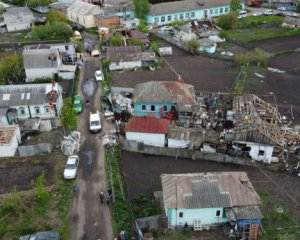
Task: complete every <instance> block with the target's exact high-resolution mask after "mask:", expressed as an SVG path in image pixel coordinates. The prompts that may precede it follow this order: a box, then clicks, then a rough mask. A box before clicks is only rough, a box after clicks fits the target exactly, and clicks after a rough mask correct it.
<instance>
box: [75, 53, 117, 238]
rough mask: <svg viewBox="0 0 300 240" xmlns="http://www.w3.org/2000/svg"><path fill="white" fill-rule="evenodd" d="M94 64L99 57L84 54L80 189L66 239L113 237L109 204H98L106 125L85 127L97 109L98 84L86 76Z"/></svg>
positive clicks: (103, 184)
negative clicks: (94, 128)
mask: <svg viewBox="0 0 300 240" xmlns="http://www.w3.org/2000/svg"><path fill="white" fill-rule="evenodd" d="M98 68H99V59H97V58H92V57H90V56H85V57H84V66H83V67H82V69H81V75H80V83H79V84H80V87H79V94H80V95H81V96H82V97H83V101H84V102H85V101H86V99H89V100H90V104H89V105H87V104H85V106H84V111H83V113H81V114H80V115H79V118H78V129H79V131H80V132H81V134H82V139H81V149H80V152H79V156H80V164H79V172H78V175H77V180H76V181H77V183H78V184H79V187H80V191H79V193H78V194H77V195H76V196H74V199H73V206H72V211H71V222H72V226H71V238H70V240H98V239H101V240H110V239H113V237H112V227H111V218H110V211H109V208H108V206H106V205H103V204H101V203H100V198H99V193H100V191H103V190H105V189H107V187H106V186H107V185H106V179H105V172H104V149H103V146H102V143H101V135H103V132H105V130H106V129H107V128H108V127H109V125H108V124H105V123H103V122H102V128H103V129H102V132H101V133H97V134H91V133H90V132H89V129H88V119H89V114H90V111H92V112H95V111H96V110H99V109H100V87H99V86H98V84H91V80H89V79H91V78H92V77H93V76H94V73H95V70H97V69H98ZM86 84H87V85H88V86H87V85H86ZM94 87H95V88H94ZM87 88H88V89H87ZM84 92H85V93H84ZM91 93H92V94H91Z"/></svg>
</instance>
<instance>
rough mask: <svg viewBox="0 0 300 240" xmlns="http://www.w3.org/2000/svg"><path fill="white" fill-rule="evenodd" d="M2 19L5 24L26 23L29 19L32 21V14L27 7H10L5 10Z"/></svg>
mask: <svg viewBox="0 0 300 240" xmlns="http://www.w3.org/2000/svg"><path fill="white" fill-rule="evenodd" d="M3 17H4V19H5V22H6V23H7V24H10V23H16V22H24V21H28V20H29V19H30V18H32V20H33V13H32V12H31V11H30V9H29V8H28V7H10V8H6V12H5V13H3Z"/></svg>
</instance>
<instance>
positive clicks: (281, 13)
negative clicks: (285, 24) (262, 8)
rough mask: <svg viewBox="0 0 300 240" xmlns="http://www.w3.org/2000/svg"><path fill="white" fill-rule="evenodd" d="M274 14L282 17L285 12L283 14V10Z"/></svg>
mask: <svg viewBox="0 0 300 240" xmlns="http://www.w3.org/2000/svg"><path fill="white" fill-rule="evenodd" d="M275 15H276V16H279V17H284V16H285V14H284V13H283V12H278V13H276V14H275Z"/></svg>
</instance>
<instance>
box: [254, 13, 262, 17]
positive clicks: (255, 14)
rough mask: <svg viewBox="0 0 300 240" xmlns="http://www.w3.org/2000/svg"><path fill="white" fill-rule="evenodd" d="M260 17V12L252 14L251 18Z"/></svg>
mask: <svg viewBox="0 0 300 240" xmlns="http://www.w3.org/2000/svg"><path fill="white" fill-rule="evenodd" d="M261 15H262V12H256V13H253V14H252V16H254V17H257V16H261Z"/></svg>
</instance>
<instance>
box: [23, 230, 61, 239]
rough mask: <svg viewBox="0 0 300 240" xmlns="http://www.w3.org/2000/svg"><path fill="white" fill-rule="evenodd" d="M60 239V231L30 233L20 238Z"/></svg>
mask: <svg viewBox="0 0 300 240" xmlns="http://www.w3.org/2000/svg"><path fill="white" fill-rule="evenodd" d="M39 239H41V240H60V235H59V233H58V232H50V231H45V232H37V233H33V234H30V235H25V236H21V237H20V238H19V240H39Z"/></svg>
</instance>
